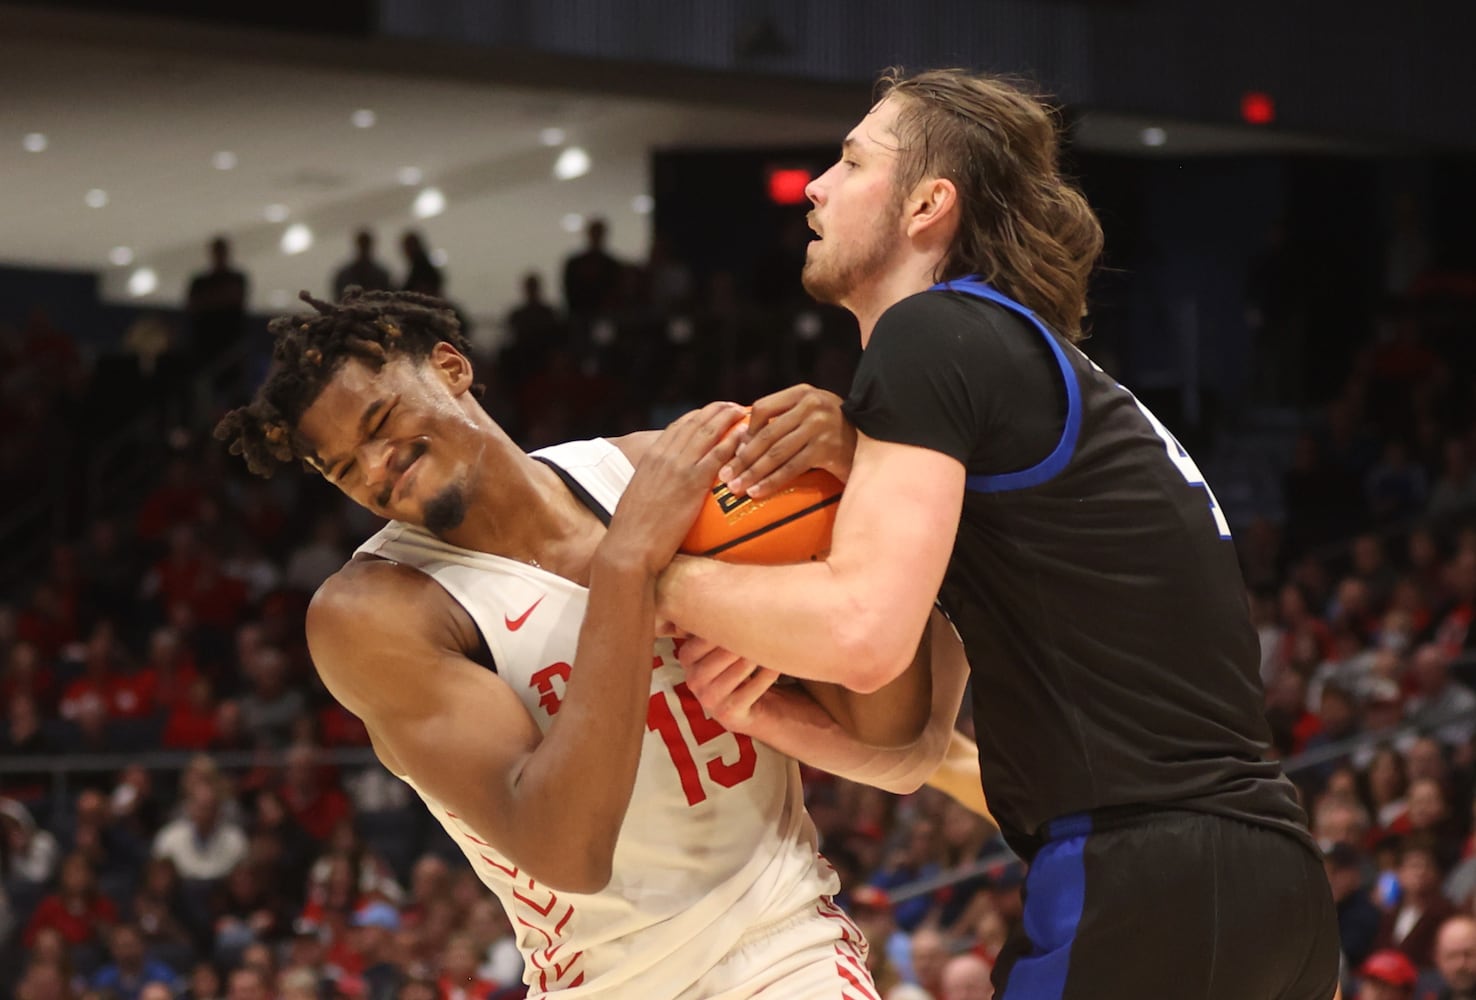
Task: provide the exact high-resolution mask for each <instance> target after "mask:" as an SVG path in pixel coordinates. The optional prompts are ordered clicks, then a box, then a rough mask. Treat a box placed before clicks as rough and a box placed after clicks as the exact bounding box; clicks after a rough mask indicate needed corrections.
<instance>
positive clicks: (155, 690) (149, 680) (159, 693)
mask: <svg viewBox="0 0 1476 1000" xmlns="http://www.w3.org/2000/svg"><path fill="white" fill-rule="evenodd" d="M198 676H199V671H198V670H196V668H195V657H194V654H193V653H192V652H191V651H190V650H189V648H188V647H186V646H185V644H184V640H183V638H182V637H181V636H180V634H179V632H178V630H176V629H173V628H170V627H168V626H167V625H166V626H161V627H159V628H156V629H154V631H153V632H151V633H149V647H148V655H147V656H146V657H145V659H144V662H143V665H142V666H141V667H139V669H138V670H137V671H136V673H135V674H134V679H133V682H132V683H133V686H134V688H135V689H136V690H137V691H138V693H139V698H140V701H142V702H143V703H144V704H146V705H148V706H150V708H151V709H158V710H160V711H164V712H168V711H171V710H172V709H174V708H175V707H176V706H177V705H179V704H180V703H181V702H183V701H184V700H185V699H186V697H187V696H188V694H189V689H190V685H191V684H193V683H194V681H195V678H196V677H198Z"/></svg>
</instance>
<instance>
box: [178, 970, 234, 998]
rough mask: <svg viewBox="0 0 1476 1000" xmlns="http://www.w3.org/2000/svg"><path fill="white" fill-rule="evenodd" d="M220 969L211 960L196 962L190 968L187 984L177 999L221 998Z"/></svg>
mask: <svg viewBox="0 0 1476 1000" xmlns="http://www.w3.org/2000/svg"><path fill="white" fill-rule="evenodd" d="M223 998H224V993H223V992H222V989H221V978H220V970H219V969H217V968H216V967H215V964H214V963H212V962H196V963H195V964H194V967H193V968H191V969H190V981H189V986H187V987H186V988H185V991H184V992H183V993H181V994H180V996H179V1000H223Z"/></svg>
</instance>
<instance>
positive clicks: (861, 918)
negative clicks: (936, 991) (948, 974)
mask: <svg viewBox="0 0 1476 1000" xmlns="http://www.w3.org/2000/svg"><path fill="white" fill-rule="evenodd" d="M850 912H851V916H852V918H854V919H855V921H856V926H857V927H858V928H860V930H861V933H862V934H864V935H865V936H866V941H867V943H868V944H869V945H870V950H869V951H868V952H867V954H866V968H867V971H869V972H870V973H871V980H872V982H874V983H875V984H876V991H877V993H878V994H879V995H881V996H886V995H887V992H888V991H889V990H891V988H892V987H894V986H896V985H897V984H898V983H899V982H901V981H902V975H901V973H900V972H899V971H898V970H897V968H896V965H895V964H894V963H893V961H892V958H891V955H892V953H893V952H894V951H895V950H899V949H900V950H903V951H905V950H906V947H907V942H906V938H907V935H906V934H905V933H903V932H902V931H899V930H898V929H897V924H896V921H895V920H893V908H892V901H891V900H890V899H889V898H888V897H887V894H886V892H885V891H883V890H882V889H878V888H877V887H876V886H872V885H862V886H857V887H856V889H855V890H854V891H853V892H852V893H851V905H850Z"/></svg>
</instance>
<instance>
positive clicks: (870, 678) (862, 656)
mask: <svg viewBox="0 0 1476 1000" xmlns="http://www.w3.org/2000/svg"><path fill="white" fill-rule="evenodd" d="M837 646H838V647H839V653H840V660H841V664H842V669H841V671H840V677H841V680H840V683H841V684H843V685H844V686H845V687H848V688H850V689H851V690H852V691H856V692H859V693H860V694H875V693H876V692H877V691H880V690H881V689H882V688H884V687H886V686H887V685H888V684H890V683H892V682H893V681H895V680H896V679H897V678H898V677H901V676H902V674H903V673H904V672H905V671H906V670H907V668H908V666H910V665H911V663H912V654H913V648H915V647H916V643H915V642H914V643H913V648H908V647H905V646H904V645H903V644H901V643H896V642H892V641H891V637H890V636H888V635H887V634H886V633H885V631H883V630H880V629H877V628H875V627H871V626H868V625H867V624H865V623H864V622H858V623H853V624H849V625H845V626H843V627H841V628H840V629H839V639H838V642H837Z"/></svg>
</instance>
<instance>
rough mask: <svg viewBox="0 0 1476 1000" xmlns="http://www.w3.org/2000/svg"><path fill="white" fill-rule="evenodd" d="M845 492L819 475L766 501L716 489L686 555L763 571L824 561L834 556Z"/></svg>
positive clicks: (805, 477) (798, 480)
mask: <svg viewBox="0 0 1476 1000" xmlns="http://www.w3.org/2000/svg"><path fill="white" fill-rule="evenodd" d="M842 488H843V487H842V484H841V481H840V480H839V479H836V478H835V477H834V476H832V475H831V474H830V473H828V472H825V471H823V470H821V469H811V470H810V471H809V472H805V473H802V474H800V475H799V476H797V477H796V478H795V479H794V481H793V482H791V483H790V484H789V485H788V486H786V487H785V488H784V489H782V490H780V491H779V492H778V493H776V494H774V495H773V496H769V497H764V498H763V499H762V500H754V499H752V498H750V497H746V496H742V497H740V496H735V495H734V494H733V493H732V492H731V491H730V490H729V489H728V487H727V484H725V483H722V482H718V483H714V484H713V487H712V491H711V492H710V493H709V494H708V497H707V499H706V500H705V501H704V502H703V504H702V510H701V512H700V513H698V515H697V519H696V520H695V521H693V522H692V528H691V530H690V531H688V532H687V537H686V540H685V541H683V542H682V551H683V552H685V553H687V554H689V555H698V556H711V557H712V558H714V559H722V560H724V561H726V562H735V563H756V564H763V565H773V564H777V563H796V562H808V561H810V560H813V559H823V558H825V555H826V553H828V552H829V551H830V529H831V528H832V527H833V526H834V524H835V511H836V506H837V505H838V504H839V503H840V496H841V489H842Z"/></svg>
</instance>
